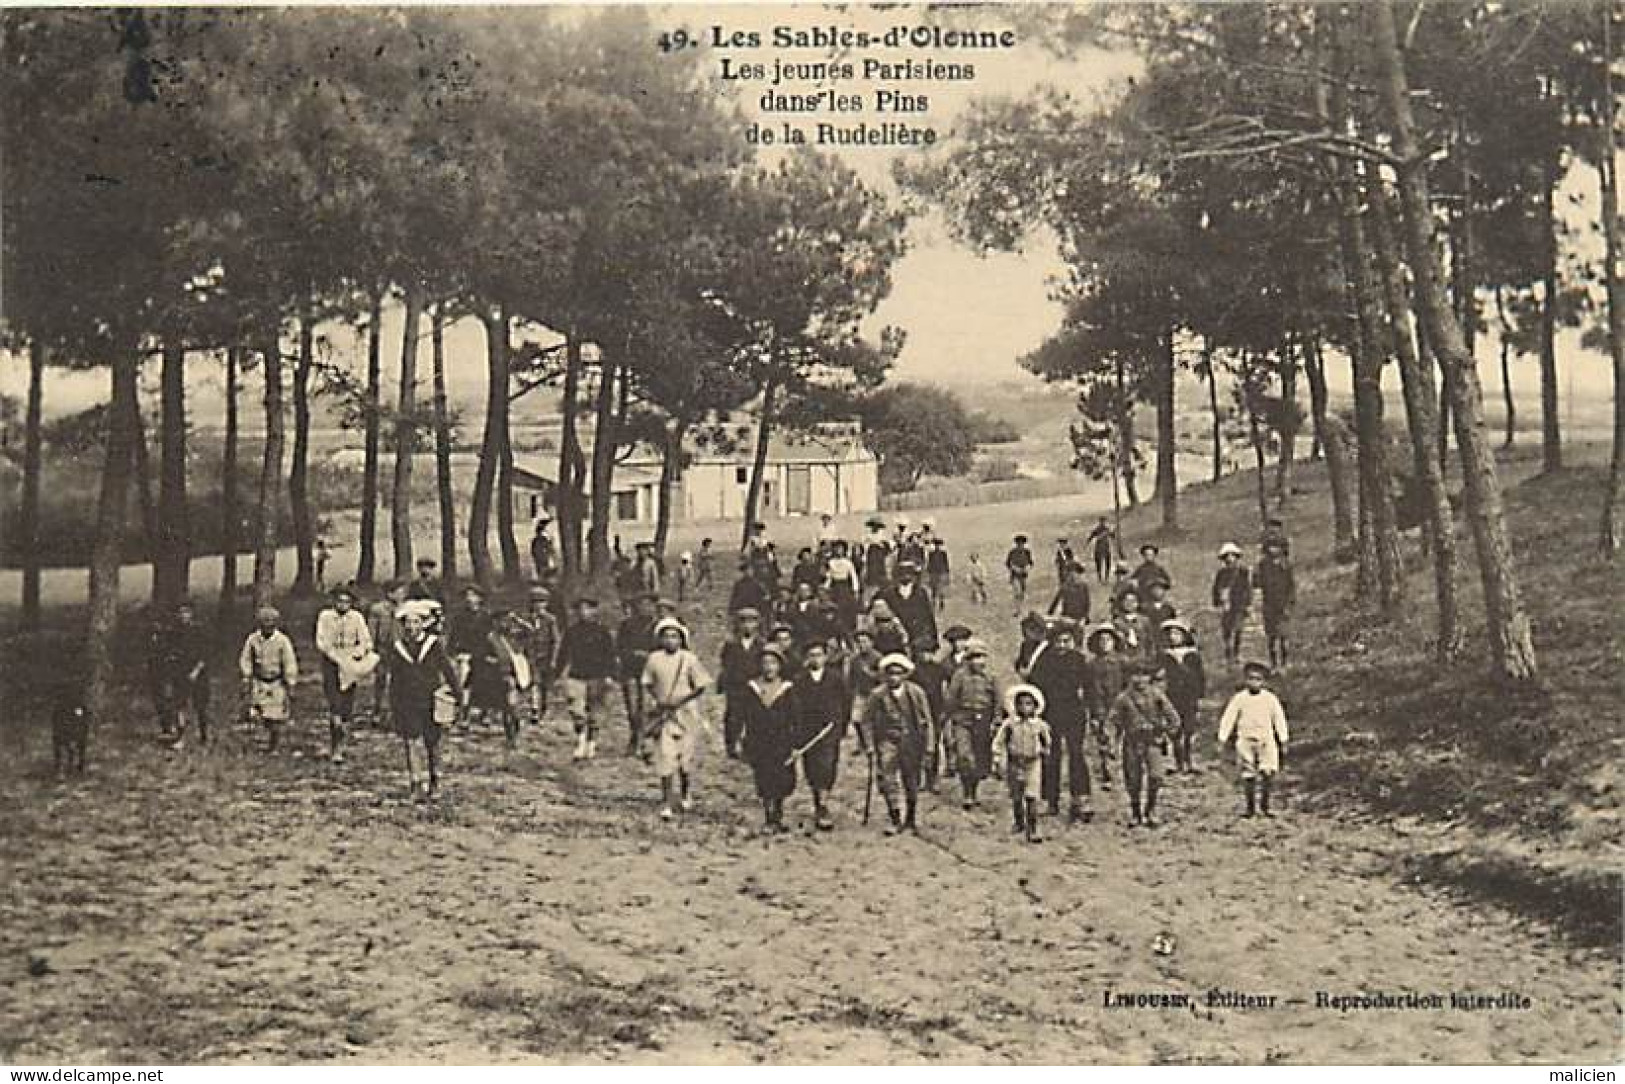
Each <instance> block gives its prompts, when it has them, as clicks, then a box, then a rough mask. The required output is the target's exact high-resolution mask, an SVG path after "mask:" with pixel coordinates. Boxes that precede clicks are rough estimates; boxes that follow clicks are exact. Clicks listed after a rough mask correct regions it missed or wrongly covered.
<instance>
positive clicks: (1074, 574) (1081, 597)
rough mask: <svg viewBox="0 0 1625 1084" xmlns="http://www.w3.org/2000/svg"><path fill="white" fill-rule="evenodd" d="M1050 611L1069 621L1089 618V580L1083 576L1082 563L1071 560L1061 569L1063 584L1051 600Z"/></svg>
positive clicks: (1080, 620)
mask: <svg viewBox="0 0 1625 1084" xmlns="http://www.w3.org/2000/svg"><path fill="white" fill-rule="evenodd" d="M1049 612H1050V613H1051V614H1056V613H1059V614H1060V615H1061V616H1062V617H1064V618H1066V619H1067V620H1068V621H1077V622H1085V621H1088V620H1089V582H1088V581H1087V580H1085V579H1084V578H1083V566H1082V565H1080V564H1078V563H1076V562H1071V563H1069V564H1067V565H1066V567H1065V568H1063V569H1062V570H1061V586H1060V587H1059V588H1058V589H1057V590H1056V592H1055V597H1054V598H1053V599H1051V600H1050V604H1049Z"/></svg>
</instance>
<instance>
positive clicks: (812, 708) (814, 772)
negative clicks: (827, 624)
mask: <svg viewBox="0 0 1625 1084" xmlns="http://www.w3.org/2000/svg"><path fill="white" fill-rule="evenodd" d="M803 652H804V653H803V657H802V667H801V676H800V677H798V678H797V679H796V681H795V685H794V686H793V687H792V689H791V693H792V695H793V696H794V697H795V720H796V725H795V730H796V734H795V743H796V749H797V751H798V752H799V753H800V757H801V770H802V773H803V774H804V775H805V776H806V777H807V786H808V787H809V788H811V790H812V792H813V821H814V824H815V825H816V826H817V828H818V830H819V831H821V832H827V831H829V830H830V829H831V828H834V827H835V822H834V821H832V820H831V819H830V816H829V805H828V799H829V792H830V791H832V790H834V789H835V773H836V771H837V769H838V767H839V764H840V757H841V742H842V740H843V739H845V737H846V728H847V725H848V724H849V723H850V722H851V720H852V690H851V688H850V687H849V686H848V685H847V683H846V679H845V677H844V675H842V674H841V672H840V671H839V670H838V669H836V668H835V667H834V666H832V665H831V664H830V661H829V647H828V645H827V644H826V643H824V642H823V641H819V640H814V641H812V642H810V643H808V644H807V645H806V647H805V648H804V649H803Z"/></svg>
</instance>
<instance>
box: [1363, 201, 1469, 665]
mask: <svg viewBox="0 0 1625 1084" xmlns="http://www.w3.org/2000/svg"><path fill="white" fill-rule="evenodd" d="M1367 196H1368V198H1367V202H1368V204H1369V206H1370V207H1371V247H1372V250H1373V251H1374V252H1375V254H1376V256H1377V267H1378V270H1379V273H1380V277H1381V280H1382V290H1383V297H1384V300H1385V302H1386V305H1387V315H1388V321H1389V329H1390V333H1391V336H1392V341H1393V345H1394V356H1395V358H1397V359H1398V361H1399V377H1400V384H1401V386H1402V389H1403V391H1404V396H1405V418H1406V422H1407V428H1408V429H1409V431H1410V436H1411V459H1412V463H1413V466H1414V469H1415V471H1416V478H1417V482H1418V484H1419V485H1420V486H1421V492H1422V501H1423V504H1424V507H1423V509H1422V513H1423V515H1422V530H1423V533H1424V536H1425V538H1426V540H1427V544H1428V552H1429V553H1430V554H1431V555H1432V557H1433V595H1434V600H1435V602H1436V603H1437V619H1438V623H1437V630H1438V637H1437V640H1436V641H1435V644H1434V649H1435V654H1436V656H1437V658H1438V659H1439V660H1440V661H1441V662H1443V661H1448V660H1450V659H1452V658H1454V657H1455V656H1456V655H1457V654H1458V653H1459V652H1460V651H1461V620H1460V608H1459V605H1458V603H1457V601H1456V530H1455V521H1454V519H1453V517H1452V515H1451V511H1450V495H1449V493H1447V492H1446V491H1445V481H1444V474H1443V471H1442V470H1441V469H1440V466H1439V461H1438V459H1436V458H1435V457H1434V455H1433V450H1434V446H1435V441H1436V439H1437V438H1436V437H1435V435H1434V434H1435V431H1436V430H1437V429H1438V427H1439V419H1438V417H1437V416H1436V414H1435V412H1434V398H1433V396H1434V388H1433V367H1432V366H1431V365H1429V366H1424V365H1423V364H1422V362H1421V359H1420V358H1419V357H1418V356H1417V353H1416V343H1415V340H1414V339H1413V338H1412V337H1411V316H1410V306H1409V305H1408V304H1406V290H1405V277H1404V272H1403V271H1402V269H1401V267H1400V263H1399V250H1398V248H1397V247H1396V246H1397V240H1396V236H1397V235H1396V230H1395V226H1394V214H1393V209H1392V207H1391V197H1390V195H1389V193H1388V191H1387V187H1386V186H1385V185H1384V184H1383V183H1382V182H1381V180H1380V179H1378V178H1377V177H1376V175H1375V174H1374V173H1373V174H1372V175H1370V176H1369V177H1368V185H1367Z"/></svg>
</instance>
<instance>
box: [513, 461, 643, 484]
mask: <svg viewBox="0 0 1625 1084" xmlns="http://www.w3.org/2000/svg"><path fill="white" fill-rule="evenodd" d="M513 480H514V484H516V485H518V486H519V487H520V488H521V489H541V488H542V487H544V486H546V487H549V488H550V487H552V486H556V485H558V484H559V461H558V458H557V457H546V456H535V457H531V458H527V459H525V460H524V461H523V462H521V461H519V460H517V459H516V460H515V461H514V465H513ZM659 484H660V471H659V469H658V467H657V468H655V469H650V468H648V467H641V466H638V465H637V464H634V463H621V464H618V465H617V466H616V467H615V474H614V476H613V478H612V479H611V484H610V492H612V493H633V492H635V491H637V490H639V489H642V488H644V487H645V486H652V485H659Z"/></svg>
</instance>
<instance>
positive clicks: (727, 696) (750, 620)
mask: <svg viewBox="0 0 1625 1084" xmlns="http://www.w3.org/2000/svg"><path fill="white" fill-rule="evenodd" d="M733 616H734V631H733V635H732V636H730V637H729V638H728V640H727V641H726V642H725V643H724V644H723V645H722V663H721V665H720V666H719V667H718V670H719V674H718V677H717V688H718V689H720V690H721V692H722V697H723V700H722V702H723V708H722V740H723V744H724V745H725V746H726V748H727V750H728V755H729V756H730V757H733V758H734V759H736V760H737V759H738V757H739V742H740V740H741V739H742V738H743V737H744V729H745V728H744V714H743V709H742V707H741V705H740V696H741V695H742V694H743V693H744V692H745V686H746V684H747V683H748V682H749V681H750V679H751V678H753V677H755V676H756V663H757V659H758V657H759V656H760V655H761V652H762V646H763V644H764V643H765V642H766V641H764V640H763V639H762V635H761V631H762V615H761V614H760V613H758V612H757V611H756V610H754V609H752V608H749V607H747V608H745V609H743V610H736V611H734V615H733Z"/></svg>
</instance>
